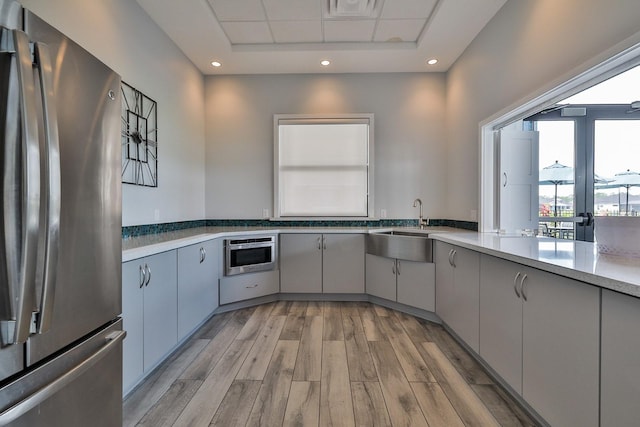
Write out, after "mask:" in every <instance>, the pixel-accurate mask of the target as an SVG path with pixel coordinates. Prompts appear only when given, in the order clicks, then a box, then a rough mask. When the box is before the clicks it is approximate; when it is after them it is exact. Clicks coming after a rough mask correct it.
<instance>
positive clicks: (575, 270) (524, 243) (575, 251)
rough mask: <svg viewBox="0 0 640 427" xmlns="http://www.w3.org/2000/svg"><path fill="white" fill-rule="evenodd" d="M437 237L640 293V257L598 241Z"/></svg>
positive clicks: (489, 235)
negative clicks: (600, 247)
mask: <svg viewBox="0 0 640 427" xmlns="http://www.w3.org/2000/svg"><path fill="white" fill-rule="evenodd" d="M431 237H432V238H433V239H435V240H441V241H443V242H447V243H451V244H454V245H458V246H461V247H464V248H467V249H472V250H475V251H478V252H482V253H486V254H488V255H494V256H496V257H499V258H503V259H506V260H509V261H514V262H517V263H520V264H523V265H527V266H530V267H533V268H537V269H540V270H544V271H548V272H550V273H555V274H559V275H561V276H565V277H569V278H571V279H575V280H580V281H582V282H586V283H590V284H593V285H596V286H599V287H602V288H606V289H611V290H614V291H617V292H621V293H625V294H628V295H633V296H636V297H640V258H624V257H619V256H613V255H605V254H599V253H598V252H597V250H596V245H595V243H590V242H578V241H572V240H560V239H554V238H549V237H521V236H504V235H498V234H494V233H475V232H452V233H443V234H437V233H436V234H433V235H431Z"/></svg>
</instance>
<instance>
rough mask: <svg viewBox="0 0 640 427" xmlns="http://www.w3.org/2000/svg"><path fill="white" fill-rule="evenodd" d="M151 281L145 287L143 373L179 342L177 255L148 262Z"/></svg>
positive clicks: (167, 255)
mask: <svg viewBox="0 0 640 427" xmlns="http://www.w3.org/2000/svg"><path fill="white" fill-rule="evenodd" d="M145 263H146V264H147V265H148V267H149V270H150V274H151V278H150V279H149V281H148V283H147V285H145V287H144V370H145V372H147V371H148V370H149V369H151V368H153V367H154V365H155V364H156V363H157V362H158V360H160V359H161V358H162V357H163V356H164V355H165V354H166V353H167V352H168V351H169V350H171V349H172V348H173V347H174V346H175V345H176V343H177V342H178V304H177V293H178V286H177V285H178V281H177V257H176V251H175V250H173V251H168V252H163V253H160V254H157V255H153V256H150V257H148V258H146V259H145Z"/></svg>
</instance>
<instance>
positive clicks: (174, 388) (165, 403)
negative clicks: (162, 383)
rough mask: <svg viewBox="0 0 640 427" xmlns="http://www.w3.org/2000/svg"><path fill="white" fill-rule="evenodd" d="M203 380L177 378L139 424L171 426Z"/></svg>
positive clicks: (160, 426)
mask: <svg viewBox="0 0 640 427" xmlns="http://www.w3.org/2000/svg"><path fill="white" fill-rule="evenodd" d="M201 385H202V381H197V380H176V381H174V382H173V384H171V387H170V388H169V390H168V391H167V392H166V393H165V394H164V396H162V398H161V399H160V400H159V401H158V402H157V403H156V404H155V405H154V406H153V407H152V408H151V410H150V411H149V412H147V414H146V415H145V416H144V417H143V418H142V420H140V423H138V425H139V426H150V427H163V426H167V427H170V426H172V425H173V423H174V422H175V420H176V419H177V418H178V415H180V413H181V412H182V410H183V409H184V407H185V406H186V405H187V403H188V402H189V401H190V400H191V398H192V397H193V395H194V394H195V393H196V391H197V390H198V388H200V386H201Z"/></svg>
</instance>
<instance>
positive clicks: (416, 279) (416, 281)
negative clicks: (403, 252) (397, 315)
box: [366, 254, 435, 311]
mask: <svg viewBox="0 0 640 427" xmlns="http://www.w3.org/2000/svg"><path fill="white" fill-rule="evenodd" d="M366 264H367V267H366V272H367V273H366V282H367V293H368V294H370V295H374V296H377V297H380V298H384V299H387V300H391V301H397V302H399V303H402V304H405V305H408V306H411V307H416V308H420V309H422V310H426V311H435V264H432V263H426V262H416V261H407V260H401V259H395V258H386V257H382V256H378V255H372V254H367V255H366Z"/></svg>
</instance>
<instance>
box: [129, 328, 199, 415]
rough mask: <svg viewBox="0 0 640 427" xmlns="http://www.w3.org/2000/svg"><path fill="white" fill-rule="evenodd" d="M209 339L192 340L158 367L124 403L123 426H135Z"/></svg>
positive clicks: (190, 363) (187, 366)
mask: <svg viewBox="0 0 640 427" xmlns="http://www.w3.org/2000/svg"><path fill="white" fill-rule="evenodd" d="M208 343H209V340H199V339H196V340H190V341H188V342H187V344H185V346H184V347H183V348H182V349H180V350H179V351H177V352H176V353H175V354H173V355H172V356H171V357H169V359H168V360H167V361H165V362H164V363H163V364H162V365H161V366H159V367H158V369H156V370H155V371H154V372H153V373H152V374H151V376H149V378H147V379H146V380H145V381H144V383H142V384H141V385H140V386H139V387H138V388H137V389H136V391H135V392H134V393H132V394H131V396H129V397H128V398H127V400H125V401H124V403H123V420H122V425H123V426H133V425H135V424H136V423H138V422H139V421H140V419H141V418H142V417H143V416H144V415H145V414H146V413H147V411H149V409H151V407H153V405H155V404H156V403H157V402H158V401H159V400H160V399H161V398H162V396H163V395H164V394H165V393H166V392H167V391H168V390H169V388H170V387H171V385H172V384H173V382H174V381H175V380H176V379H177V378H178V377H180V375H181V374H182V373H183V372H184V370H185V369H188V368H189V366H191V365H192V363H193V361H194V359H196V358H197V357H198V355H199V354H200V353H201V352H202V351H203V349H204V348H205V347H206V346H207V344H208Z"/></svg>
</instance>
